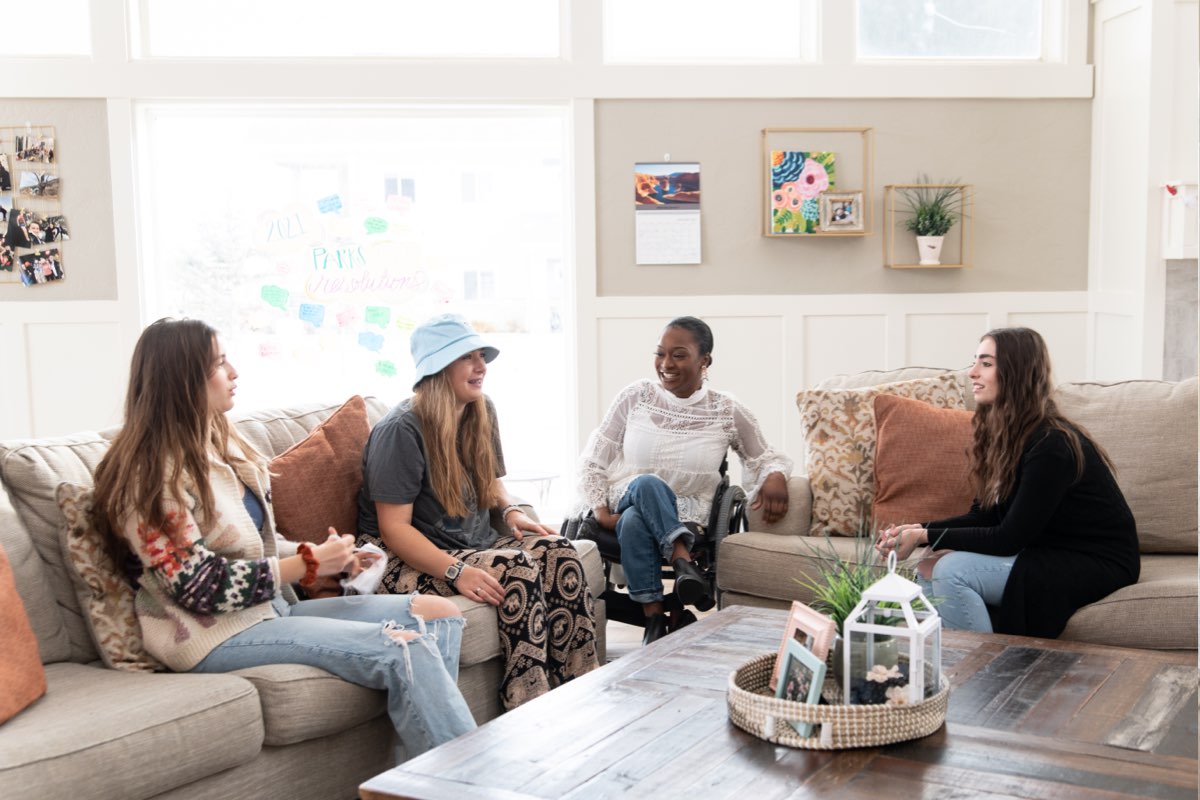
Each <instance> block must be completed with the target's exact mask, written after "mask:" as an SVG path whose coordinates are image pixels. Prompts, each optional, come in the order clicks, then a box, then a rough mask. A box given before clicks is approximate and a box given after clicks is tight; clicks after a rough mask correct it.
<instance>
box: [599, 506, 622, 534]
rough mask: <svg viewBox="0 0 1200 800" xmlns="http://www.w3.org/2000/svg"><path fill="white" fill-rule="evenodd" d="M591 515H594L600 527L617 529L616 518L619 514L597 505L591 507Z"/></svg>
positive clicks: (617, 518) (611, 529) (619, 516)
mask: <svg viewBox="0 0 1200 800" xmlns="http://www.w3.org/2000/svg"><path fill="white" fill-rule="evenodd" d="M592 515H593V516H595V517H596V522H599V523H600V527H601V528H604V529H605V530H609V531H615V530H616V529H617V520H619V519H620V518H621V515H620V514H614V513H613V512H611V511H609V510H608V508H606V507H604V506H597V507H596V508H594V509H592Z"/></svg>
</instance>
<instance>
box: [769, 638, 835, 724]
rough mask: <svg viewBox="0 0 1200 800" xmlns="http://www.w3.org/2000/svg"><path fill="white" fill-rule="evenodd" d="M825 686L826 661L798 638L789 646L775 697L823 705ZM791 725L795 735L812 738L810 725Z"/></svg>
mask: <svg viewBox="0 0 1200 800" xmlns="http://www.w3.org/2000/svg"><path fill="white" fill-rule="evenodd" d="M824 684H825V662H824V661H822V660H820V659H818V658H817V657H816V655H815V654H813V652H812V651H811V650H809V649H808V648H807V647H805V646H804V645H802V644H800V642H798V641H796V640H795V639H791V640H789V641H788V643H787V648H786V652H785V653H784V659H783V669H782V670H780V672H779V685H778V686H777V687H776V689H775V696H776V697H778V698H780V699H782V700H791V701H792V702H794V703H812V704H816V703H819V702H821V687H822V686H823V685H824ZM788 724H789V725H791V726H792V727H793V728H795V729H796V733H798V734H800V735H801V736H804V737H809V736H812V728H813V726H812V723H811V722H793V721H790V720H789V721H788Z"/></svg>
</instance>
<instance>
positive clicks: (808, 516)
mask: <svg viewBox="0 0 1200 800" xmlns="http://www.w3.org/2000/svg"><path fill="white" fill-rule="evenodd" d="M748 514H749V526H750V530H752V531H757V532H759V533H775V534H780V535H784V536H808V532H809V529H810V528H811V527H812V487H811V485H810V484H809V482H808V476H807V475H793V476H791V477H790V478H788V510H787V514H785V515H784V517H783V519H781V520H778V521H776V522H773V523H771V524H767V523H766V522H765V521H764V520H763V515H762V509H761V508H759V509H753V508H750V509H748Z"/></svg>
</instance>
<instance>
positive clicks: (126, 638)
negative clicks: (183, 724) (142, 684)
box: [56, 483, 163, 672]
mask: <svg viewBox="0 0 1200 800" xmlns="http://www.w3.org/2000/svg"><path fill="white" fill-rule="evenodd" d="M56 496H57V498H58V505H59V507H60V508H61V509H62V513H63V518H64V524H63V526H62V529H61V535H62V539H61V541H62V550H63V552H64V553H66V555H67V564H68V566H69V567H70V569H69V570H68V571H69V572H70V576H71V581H72V585H74V587H75V597H76V598H77V599H78V601H79V607H80V608H82V609H83V612H84V619H85V621H86V622H87V625H88V630H90V631H91V633H92V641H93V642H94V643H95V645H96V649H97V650H99V651H100V658H101V659H103V660H104V663H105V664H106V665H107V666H109V667H112V668H113V669H125V670H132V671H134V672H137V671H142V672H153V671H155V670H157V669H162V668H163V666H162V664H161V663H159V661H158V659H156V658H155V657H154V656H152V655H150V654H149V653H147V652H146V647H145V645H144V643H143V642H142V626H141V623H139V622H138V618H137V614H136V613H135V612H134V610H133V608H134V589H133V587H132V586H130V584H129V582H128V581H127V580H125V578H124V577H123V576H122V575H121V573H120V572H119V571H118V570H117V569H116V566H115V565H114V564H113V561H112V558H111V557H110V556H109V554H108V550H107V549H106V548H105V546H104V542H103V540H102V539H101V538H100V534H99V532H97V531H96V529H95V528H94V527H93V526H92V522H91V514H92V490H91V488H89V487H86V486H79V485H78V484H74V483H61V484H59V486H58V490H57V492H56Z"/></svg>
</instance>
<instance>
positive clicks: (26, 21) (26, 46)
mask: <svg viewBox="0 0 1200 800" xmlns="http://www.w3.org/2000/svg"><path fill="white" fill-rule="evenodd" d="M0 20H3V21H4V23H5V24H4V35H3V37H2V38H0V57H2V56H20V57H22V58H24V57H26V56H34V57H36V56H86V55H89V54H90V53H91V52H92V22H91V15H90V14H89V13H88V0H38V2H36V3H28V2H25V0H0ZM8 77H9V79H10V80H11V79H12V76H11V75H9V76H8Z"/></svg>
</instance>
